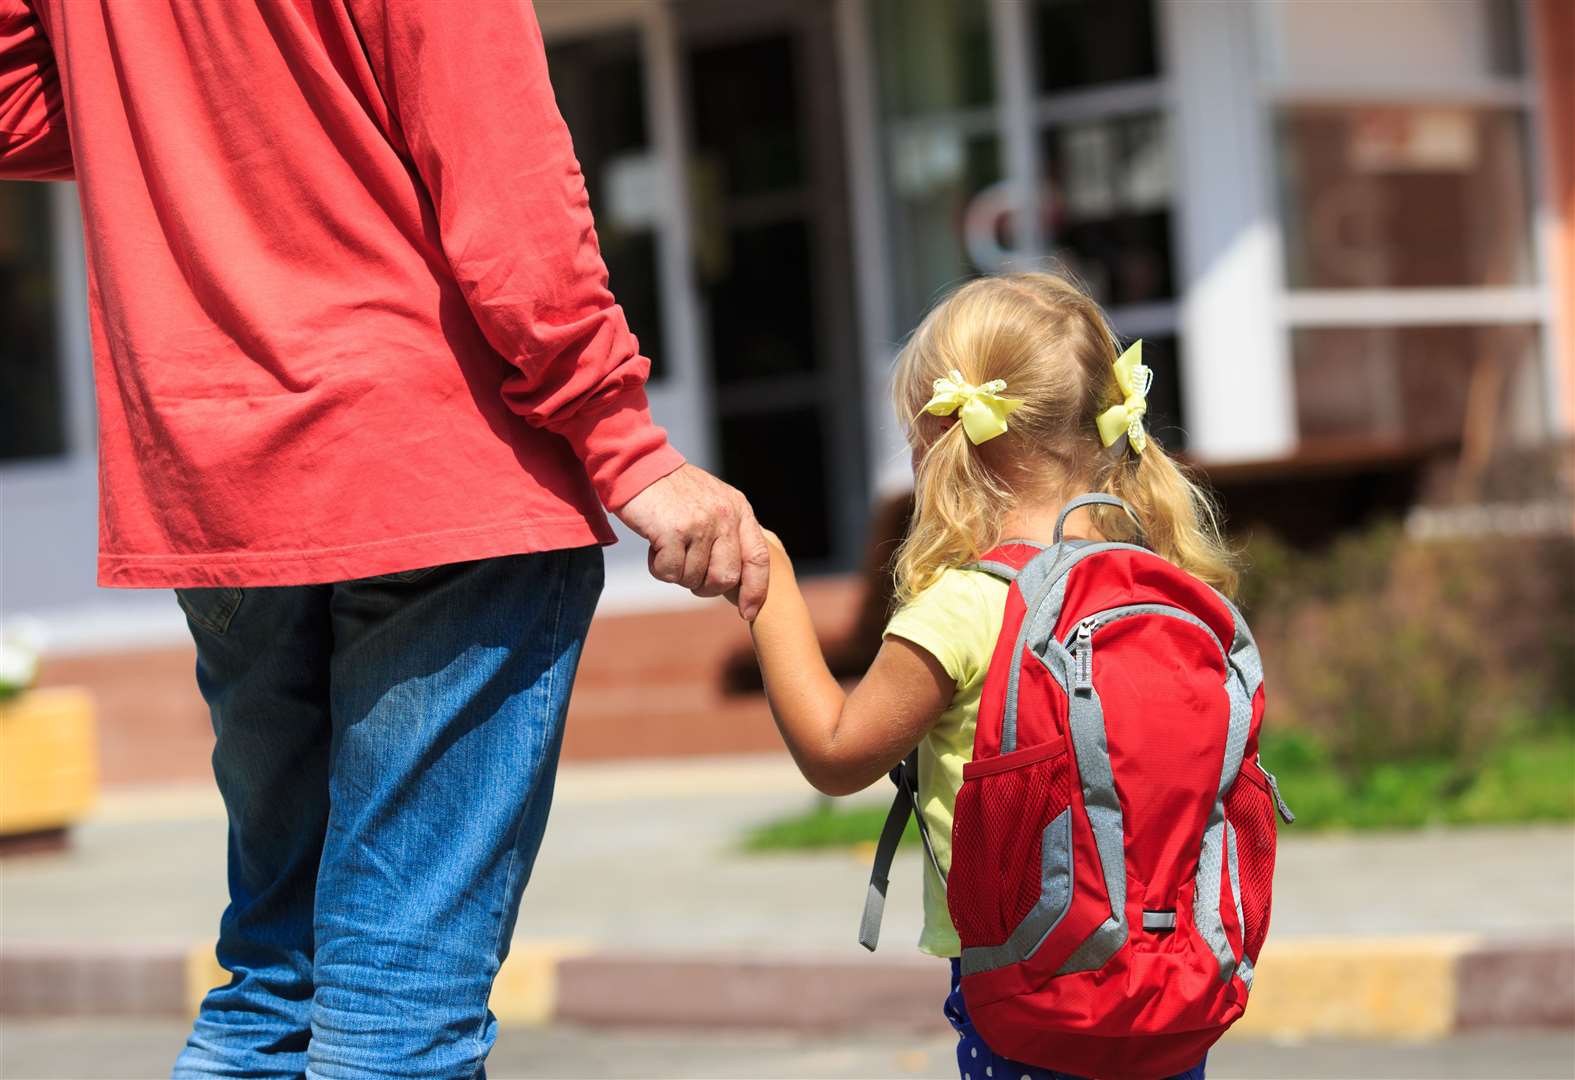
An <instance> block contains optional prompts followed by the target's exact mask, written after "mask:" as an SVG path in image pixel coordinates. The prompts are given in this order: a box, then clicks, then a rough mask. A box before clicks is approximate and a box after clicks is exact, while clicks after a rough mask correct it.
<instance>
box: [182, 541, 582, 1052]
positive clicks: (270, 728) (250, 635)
mask: <svg viewBox="0 0 1575 1080" xmlns="http://www.w3.org/2000/svg"><path fill="white" fill-rule="evenodd" d="M601 587H602V556H601V552H600V550H599V549H597V548H577V549H573V550H567V551H556V552H547V553H542V554H533V555H517V556H510V557H506V558H497V559H487V560H483V561H480V562H472V563H459V564H455V565H452V566H441V567H435V568H432V569H430V570H426V571H414V572H410V573H405V574H397V575H388V576H386V577H379V578H370V579H365V580H361V581H351V582H343V583H338V584H333V585H314V586H299V587H278V588H258V589H245V590H242V589H228V588H219V589H187V590H181V591H180V592H179V593H178V594H177V595H178V599H179V601H180V604H181V607H182V608H183V609H185V611H186V614H187V621H188V623H189V625H190V627H191V632H192V636H193V637H194V638H195V639H196V642H197V682H198V685H199V687H200V688H201V690H202V694H203V697H204V698H205V699H206V700H207V702H208V707H209V710H210V712H211V714H212V718H213V730H214V734H215V736H216V744H215V747H214V752H213V769H214V775H215V777H216V778H217V780H218V784H219V789H220V792H221V793H222V795H223V796H224V802H225V806H226V808H227V810H228V814H229V885H230V904H229V907H228V908H227V909H226V910H225V912H224V916H223V919H222V920H221V921H220V924H219V944H218V958H219V962H220V963H221V964H222V965H223V966H224V967H225V968H226V969H227V970H228V971H229V972H230V973H231V977H230V981H229V983H228V984H227V985H224V986H221V987H218V988H216V989H214V990H211V991H209V993H208V995H207V997H206V998H205V999H204V1000H203V1003H202V1009H201V1013H200V1015H199V1016H198V1017H197V1021H196V1024H195V1026H194V1027H193V1029H192V1033H191V1037H190V1039H189V1040H188V1042H187V1045H186V1048H185V1050H184V1051H183V1052H182V1054H181V1055H180V1058H179V1060H178V1061H177V1062H176V1064H175V1070H174V1075H175V1077H177V1078H183V1080H184V1078H190V1077H243V1076H244V1077H300V1076H303V1075H305V1076H308V1077H321V1078H323V1080H359V1078H362V1077H380V1078H382V1077H444V1078H454V1077H483V1076H485V1071H484V1069H483V1066H482V1063H483V1061H484V1060H485V1058H486V1055H487V1052H488V1050H489V1049H490V1048H491V1046H492V1043H493V1040H494V1038H495V1037H496V1032H497V1022H496V1019H495V1018H494V1017H493V1015H492V1013H491V1011H490V1010H489V1009H488V1008H487V997H488V994H489V993H490V991H491V988H492V981H493V977H494V976H495V975H496V974H497V972H498V967H499V965H500V964H501V963H502V961H503V958H504V957H505V956H506V955H507V954H508V948H509V940H510V938H511V936H512V934H513V931H514V920H515V916H516V914H517V913H518V911H519V902H520V896H521V893H522V892H523V890H524V887H525V882H526V880H527V879H528V878H529V877H530V871H531V865H532V863H533V862H534V860H535V857H536V851H537V848H538V847H539V845H540V843H541V837H542V830H543V829H544V827H545V826H546V823H547V810H548V806H549V804H550V803H551V801H552V787H553V773H554V770H555V768H556V766H557V760H558V749H559V746H560V745H561V742H562V736H563V718H564V713H565V710H566V707H567V705H568V700H569V689H570V686H571V685H572V683H573V681H574V673H575V667H576V665H577V664H578V662H579V657H580V647H581V645H582V643H583V642H584V639H585V633H586V629H587V627H588V626H589V624H590V619H591V613H592V611H593V610H594V608H595V606H596V600H597V597H598V595H599V594H600V592H601Z"/></svg>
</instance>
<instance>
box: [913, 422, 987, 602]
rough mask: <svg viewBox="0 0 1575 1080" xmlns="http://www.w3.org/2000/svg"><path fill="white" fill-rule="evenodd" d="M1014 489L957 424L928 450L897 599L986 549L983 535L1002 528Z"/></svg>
mask: <svg viewBox="0 0 1575 1080" xmlns="http://www.w3.org/2000/svg"><path fill="white" fill-rule="evenodd" d="M1011 504H1012V493H1011V491H1009V490H1008V489H1007V488H1006V486H1005V485H1004V484H1002V483H1001V481H1000V478H999V477H997V476H996V475H995V473H994V472H993V471H992V470H990V469H989V468H987V467H986V466H985V465H984V463H983V462H982V461H981V460H980V458H979V455H978V454H977V453H976V452H975V449H974V447H973V446H972V445H971V444H970V443H969V442H968V438H967V435H966V433H965V432H964V430H963V426H962V424H961V423H956V424H953V425H952V426H951V427H950V428H948V429H947V430H946V431H945V432H944V433H943V434H942V435H941V436H940V438H938V439H937V440H936V441H935V443H934V444H933V445H932V446H930V447H929V449H928V450H926V452H925V454H924V457H923V458H922V459H921V461H920V462H919V466H918V472H917V474H916V475H915V476H914V498H913V520H912V522H911V523H910V525H909V529H908V535H907V536H906V537H905V538H904V539H903V541H902V544H901V546H900V547H898V549H897V556H896V567H895V569H896V582H897V602H898V603H899V604H905V603H907V602H908V601H909V600H912V599H913V598H914V597H915V596H917V595H919V593H921V592H923V591H924V590H925V589H927V588H929V587H930V586H931V585H933V584H934V583H935V581H936V579H937V578H939V577H940V576H941V573H942V571H943V570H945V569H946V568H947V567H951V566H962V565H963V564H965V563H968V562H972V561H973V560H974V559H976V558H978V557H979V556H980V555H982V554H983V551H981V550H980V548H979V543H980V539H981V538H993V537H996V536H998V535H999V534H1000V531H1001V521H1002V519H1003V518H1004V516H1005V512H1006V509H1007V508H1008V507H1009V506H1011Z"/></svg>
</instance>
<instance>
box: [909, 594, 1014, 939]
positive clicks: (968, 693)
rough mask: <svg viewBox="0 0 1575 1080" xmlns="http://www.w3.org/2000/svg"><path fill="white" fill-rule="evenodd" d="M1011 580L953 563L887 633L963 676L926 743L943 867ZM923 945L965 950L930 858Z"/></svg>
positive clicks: (947, 866) (924, 757)
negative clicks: (983, 689)
mask: <svg viewBox="0 0 1575 1080" xmlns="http://www.w3.org/2000/svg"><path fill="white" fill-rule="evenodd" d="M1008 588H1009V586H1008V585H1007V583H1006V582H1004V581H1002V580H1001V579H1000V578H998V577H994V576H993V575H990V574H986V573H984V572H982V571H979V570H947V571H945V572H944V573H942V574H941V576H940V578H939V580H937V581H936V582H935V584H933V585H931V586H930V587H929V588H928V589H925V590H924V591H923V592H922V593H920V594H919V595H918V596H916V597H914V598H913V599H912V600H910V601H908V603H906V604H904V605H903V606H902V607H901V608H900V609H899V610H898V611H897V613H896V614H895V615H893V616H892V617H891V621H890V622H889V623H887V624H886V636H888V637H900V638H902V639H903V640H905V641H911V642H913V644H915V645H917V646H918V647H919V648H921V649H923V650H924V651H925V652H927V653H929V654H930V655H931V656H933V657H935V659H936V660H937V661H939V662H940V665H941V667H942V668H944V669H945V670H946V674H948V675H950V676H951V677H952V679H953V680H955V681H956V683H957V690H956V692H955V693H953V694H952V701H951V704H950V705H948V706H947V707H946V711H945V712H943V713H941V718H940V719H939V720H938V721H936V724H935V726H934V727H933V728H931V729H930V733H929V734H928V735H926V736H925V737H924V741H923V742H921V743H920V744H919V806H920V810H921V811H922V812H923V814H924V824H925V826H926V827H927V828H928V829H929V833H930V843H931V845H932V846H933V847H934V848H935V858H936V861H937V862H939V863H940V864H941V870H942V872H943V873H944V872H948V871H950V870H951V865H952V813H953V810H954V808H955V807H956V805H957V790H958V789H959V788H960V787H962V779H963V766H964V765H966V764H967V763H968V762H969V761H971V760H972V759H973V733H974V728H975V726H976V724H977V722H978V719H979V692H980V690H981V689H982V688H983V687H984V673H985V671H986V670H987V669H988V668H989V666H990V656H991V654H993V653H994V652H995V643H996V639H997V638H999V637H1000V636H1001V622H1002V620H1003V619H1004V618H1005V617H1006V593H1007V590H1008ZM919 948H920V949H921V950H923V951H924V952H927V953H929V954H931V955H932V956H959V955H961V954H962V943H961V942H959V941H958V940H957V929H956V928H955V927H954V926H952V918H951V914H950V913H949V912H948V911H947V909H946V883H945V882H944V881H942V880H941V879H940V878H939V877H937V876H936V874H935V869H934V868H933V867H932V866H930V861H929V860H928V859H925V860H924V933H923V934H921V935H920V936H919Z"/></svg>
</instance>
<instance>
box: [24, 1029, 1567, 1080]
mask: <svg viewBox="0 0 1575 1080" xmlns="http://www.w3.org/2000/svg"><path fill="white" fill-rule="evenodd" d="M3 1032H4V1036H5V1037H4V1039H0V1076H4V1077H6V1078H7V1080H49V1078H66V1077H69V1078H71V1080H88V1078H92V1077H100V1078H104V1080H155V1078H157V1077H161V1076H167V1075H169V1072H168V1070H169V1064H170V1061H171V1060H172V1059H173V1058H174V1056H175V1051H176V1050H177V1049H178V1048H179V1047H180V1045H181V1042H182V1041H183V1040H184V1038H185V1035H186V1025H185V1024H183V1023H179V1022H174V1021H145V1020H144V1021H123V1020H108V1021H105V1020H93V1021H83V1020H77V1021H66V1022H62V1021H47V1020H46V1021H37V1020H28V1021H20V1020H7V1021H6V1022H5V1023H4V1025H3ZM954 1046H955V1043H954V1042H953V1040H952V1039H951V1038H950V1037H948V1036H946V1035H944V1034H932V1035H903V1034H892V1033H889V1032H876V1033H872V1034H868V1035H859V1036H835V1037H829V1038H826V1037H820V1038H816V1039H813V1040H806V1039H804V1038H803V1037H801V1036H797V1035H791V1034H780V1033H776V1034H773V1033H760V1032H737V1031H686V1032H632V1031H607V1030H606V1029H602V1028H598V1029H595V1030H593V1031H588V1030H585V1029H577V1028H572V1027H570V1028H552V1029H548V1030H544V1031H522V1030H510V1029H507V1028H505V1029H504V1031H503V1033H502V1034H501V1035H500V1036H499V1038H498V1042H497V1046H496V1047H495V1048H494V1050H493V1053H492V1057H491V1059H490V1060H489V1061H488V1062H487V1075H488V1076H491V1077H494V1078H496V1080H511V1078H518V1080H525V1078H529V1077H544V1078H545V1077H552V1078H556V1080H611V1078H615V1077H629V1078H636V1077H650V1078H658V1077H674V1078H679V1077H681V1078H684V1080H698V1078H700V1077H733V1078H737V1077H746V1076H747V1077H751V1078H755V1080H768V1078H771V1077H792V1078H794V1080H810V1078H817V1077H818V1078H827V1080H830V1078H837V1080H847V1078H849V1077H860V1078H864V1077H888V1078H892V1080H923V1078H926V1077H935V1078H942V1077H953V1078H954V1077H956V1075H957V1071H956V1064H955V1062H956V1059H955V1058H954V1057H953V1056H952V1055H953V1053H954V1052H955V1051H954ZM1572 1072H1575V1035H1572V1034H1571V1033H1569V1032H1528V1033H1520V1032H1516V1033H1513V1034H1483V1035H1470V1036H1456V1037H1454V1038H1450V1039H1445V1040H1439V1041H1437V1042H1432V1043H1426V1044H1408V1043H1372V1042H1356V1043H1353V1042H1312V1043H1299V1044H1296V1045H1285V1044H1276V1043H1270V1042H1263V1041H1258V1040H1248V1039H1237V1038H1233V1037H1231V1036H1227V1037H1226V1039H1225V1041H1224V1042H1222V1043H1221V1044H1220V1045H1219V1046H1217V1047H1215V1049H1214V1050H1213V1052H1211V1053H1210V1055H1209V1080H1247V1078H1251V1080H1322V1078H1327V1080H1353V1078H1357V1077H1372V1078H1386V1080H1387V1078H1393V1080H1399V1078H1407V1080H1414V1078H1416V1077H1424V1076H1425V1077H1429V1078H1434V1080H1438V1078H1459V1080H1466V1078H1478V1077H1480V1078H1484V1080H1485V1078H1489V1077H1497V1078H1503V1080H1538V1078H1546V1080H1567V1078H1568V1077H1569V1076H1571V1075H1572ZM1002 1080H1010V1078H1002Z"/></svg>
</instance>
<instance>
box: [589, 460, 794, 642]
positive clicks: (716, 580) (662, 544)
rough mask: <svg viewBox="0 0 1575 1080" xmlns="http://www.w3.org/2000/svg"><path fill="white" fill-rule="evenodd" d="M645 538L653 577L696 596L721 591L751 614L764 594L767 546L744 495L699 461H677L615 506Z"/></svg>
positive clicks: (750, 616)
mask: <svg viewBox="0 0 1575 1080" xmlns="http://www.w3.org/2000/svg"><path fill="white" fill-rule="evenodd" d="M616 513H617V515H618V517H619V519H620V520H622V521H623V523H624V524H625V525H627V526H629V528H631V529H633V530H634V531H635V532H636V533H638V534H639V535H640V537H641V538H642V539H644V540H645V541H646V542H647V543H649V544H650V545H651V550H650V553H649V554H648V555H647V557H646V562H647V564H648V565H649V566H650V569H651V576H652V577H654V578H656V579H657V580H658V581H669V582H672V583H674V584H677V585H682V586H683V587H684V588H686V589H688V590H689V591H690V592H692V593H694V594H695V595H696V596H724V595H726V596H727V597H728V599H729V600H732V601H733V602H734V603H736V604H737V605H738V612H739V614H740V615H742V616H743V617H744V618H745V619H746V620H749V621H753V620H754V618H755V616H756V615H757V614H759V612H760V606H761V605H762V604H763V603H764V602H765V599H766V584H767V579H768V578H769V576H770V571H771V553H770V550H769V549H768V547H767V546H766V538H765V535H764V534H763V533H762V531H761V529H760V525H759V524H758V523H757V522H756V521H755V512H754V511H753V510H752V509H751V508H750V506H749V500H748V499H746V498H744V496H743V494H742V493H741V492H739V491H738V490H737V489H735V488H732V487H729V486H728V485H727V484H724V483H723V482H722V481H720V480H718V479H717V478H716V477H714V476H712V475H711V474H710V473H708V472H706V471H705V470H703V469H697V468H695V467H694V466H693V465H684V466H682V467H680V468H679V469H678V470H676V471H675V472H672V473H669V474H668V475H667V476H664V477H663V478H662V479H660V480H658V481H656V482H655V483H654V484H652V485H650V486H649V487H647V488H646V489H645V490H644V491H642V492H640V493H639V494H638V495H636V496H635V497H634V498H632V499H630V500H629V501H628V502H627V503H625V504H624V505H623V507H622V508H621V509H619V510H617V511H616Z"/></svg>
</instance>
